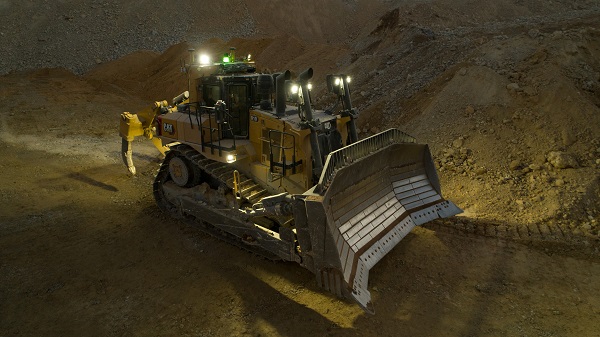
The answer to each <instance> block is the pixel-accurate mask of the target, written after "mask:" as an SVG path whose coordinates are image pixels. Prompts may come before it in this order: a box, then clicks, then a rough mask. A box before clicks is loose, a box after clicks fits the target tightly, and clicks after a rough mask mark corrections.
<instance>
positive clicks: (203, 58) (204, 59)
mask: <svg viewBox="0 0 600 337" xmlns="http://www.w3.org/2000/svg"><path fill="white" fill-rule="evenodd" d="M209 64H210V57H209V56H208V55H206V54H202V55H200V65H201V66H207V65H209Z"/></svg>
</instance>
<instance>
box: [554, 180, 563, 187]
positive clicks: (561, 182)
mask: <svg viewBox="0 0 600 337" xmlns="http://www.w3.org/2000/svg"><path fill="white" fill-rule="evenodd" d="M564 184H565V181H564V180H562V179H556V180H555V181H554V186H557V187H560V186H563V185H564Z"/></svg>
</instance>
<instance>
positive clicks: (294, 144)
mask: <svg viewBox="0 0 600 337" xmlns="http://www.w3.org/2000/svg"><path fill="white" fill-rule="evenodd" d="M271 133H279V134H281V145H277V144H274V143H273V137H271ZM286 136H289V137H292V146H285V145H284V143H285V137H286ZM268 137H269V171H270V172H271V173H273V167H275V166H279V167H281V168H282V171H283V172H282V176H285V171H286V169H287V167H288V165H287V163H286V157H285V150H289V149H293V150H294V152H292V164H291V167H292V174H296V166H297V165H298V163H296V137H295V136H294V135H293V134H291V133H288V132H283V131H279V130H269V134H268ZM274 147H275V148H278V149H281V159H282V163H281V164H279V163H273V148H274Z"/></svg>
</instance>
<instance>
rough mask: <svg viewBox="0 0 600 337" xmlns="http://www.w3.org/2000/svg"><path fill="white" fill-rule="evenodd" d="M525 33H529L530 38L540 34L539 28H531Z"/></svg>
mask: <svg viewBox="0 0 600 337" xmlns="http://www.w3.org/2000/svg"><path fill="white" fill-rule="evenodd" d="M527 35H529V37H530V38H532V39H535V38H536V37H538V36H540V31H539V29H535V28H533V29H530V30H529V32H527Z"/></svg>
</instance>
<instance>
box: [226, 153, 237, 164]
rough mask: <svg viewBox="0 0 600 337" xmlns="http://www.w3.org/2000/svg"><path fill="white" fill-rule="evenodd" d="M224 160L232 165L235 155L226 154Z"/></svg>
mask: <svg viewBox="0 0 600 337" xmlns="http://www.w3.org/2000/svg"><path fill="white" fill-rule="evenodd" d="M226 160H227V162H228V163H233V162H234V161H235V155H234V154H228V155H227V157H226Z"/></svg>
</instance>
